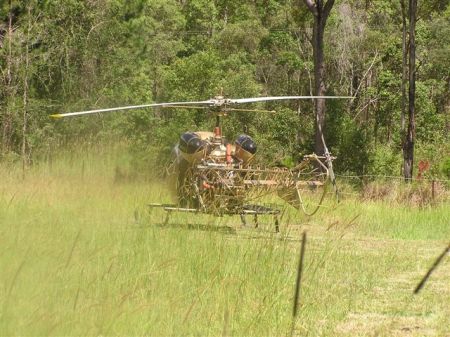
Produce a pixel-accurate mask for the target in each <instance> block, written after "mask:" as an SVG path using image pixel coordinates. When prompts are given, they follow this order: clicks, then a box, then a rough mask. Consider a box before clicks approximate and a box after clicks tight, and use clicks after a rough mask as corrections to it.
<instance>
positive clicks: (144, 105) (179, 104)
mask: <svg viewBox="0 0 450 337" xmlns="http://www.w3.org/2000/svg"><path fill="white" fill-rule="evenodd" d="M214 103H215V101H214V100H208V101H198V102H171V103H153V104H142V105H130V106H121V107H117V108H107V109H95V110H87V111H78V112H68V113H62V114H54V115H50V117H52V118H63V117H72V116H80V115H89V114H93V113H97V112H111V111H120V110H132V109H142V108H154V107H176V106H183V105H196V104H200V105H202V104H203V105H213V104H214Z"/></svg>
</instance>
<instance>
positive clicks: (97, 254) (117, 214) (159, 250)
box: [0, 153, 450, 336]
mask: <svg viewBox="0 0 450 337" xmlns="http://www.w3.org/2000/svg"><path fill="white" fill-rule="evenodd" d="M117 163H119V164H120V165H121V166H126V163H127V157H126V156H123V157H120V158H119V159H117V158H116V156H113V155H110V154H108V153H100V154H98V153H94V154H91V155H89V156H84V157H81V158H80V157H77V156H75V155H73V156H65V157H64V158H62V159H54V160H53V162H52V164H51V165H49V164H48V163H44V164H41V165H35V166H34V167H33V168H32V169H30V170H29V171H28V172H27V174H26V177H25V179H24V180H22V178H21V172H20V170H19V169H18V168H15V167H3V168H1V169H0V175H1V177H2V179H1V180H0V270H1V274H0V335H28V336H29V335H33V336H35V335H154V336H168V335H170V336H174V335H175V336H206V335H209V336H217V335H219V336H284V335H289V334H290V328H291V321H292V319H291V311H292V299H293V295H294V286H295V277H296V266H297V259H298V251H299V248H300V240H299V238H300V235H301V232H302V231H303V230H307V232H308V244H307V248H306V260H305V270H304V279H303V282H302V292H301V308H300V314H299V317H298V319H297V321H296V325H295V327H296V328H295V334H296V335H302V336H355V335H361V336H373V335H381V336H390V335H406V336H423V335H431V336H448V335H449V334H450V328H449V327H450V304H449V303H450V285H449V284H450V283H449V282H450V281H449V280H450V262H449V260H448V258H447V260H444V261H443V264H442V265H441V266H440V267H439V268H438V269H437V270H436V272H435V273H434V274H433V275H432V277H431V279H430V280H429V282H428V283H427V284H426V285H425V288H424V289H423V290H422V292H421V293H420V294H419V295H416V296H414V295H412V291H413V289H414V286H415V285H416V284H417V283H418V281H419V280H420V278H421V277H422V276H423V275H424V273H425V272H426V270H427V268H428V266H430V265H431V264H432V262H433V260H434V258H435V257H436V256H437V255H438V254H439V253H440V251H441V250H442V249H443V248H444V247H445V245H446V243H447V241H448V240H449V238H450V221H449V213H450V212H449V211H450V207H449V205H448V204H441V205H439V206H436V207H429V208H425V209H423V208H422V209H420V208H412V209H411V208H410V207H406V206H401V205H395V206H393V205H389V204H386V203H383V202H365V203H361V202H359V201H357V200H352V199H348V200H345V201H344V202H343V203H341V204H339V205H338V206H337V207H335V206H333V207H331V206H332V205H331V204H329V205H328V206H329V208H325V209H324V210H322V211H320V212H319V213H318V214H317V215H316V216H314V217H312V218H307V217H305V216H302V215H301V214H299V213H297V212H295V211H292V210H290V211H289V212H288V214H287V215H286V216H285V217H284V224H283V228H282V233H281V234H274V233H273V232H272V227H271V226H265V227H264V226H263V228H262V229H260V230H255V229H251V228H244V229H243V228H241V227H240V220H239V218H238V217H231V218H221V219H216V218H213V217H209V216H199V215H182V214H181V215H174V216H173V217H172V218H171V219H170V222H169V224H168V225H163V220H164V214H162V212H160V211H154V212H153V213H151V214H149V213H148V212H147V209H146V207H145V205H146V204H147V203H149V202H158V201H163V202H168V201H170V193H168V192H167V189H166V188H165V186H164V184H163V183H162V182H161V181H159V180H158V181H157V182H153V183H147V182H145V181H143V180H133V179H128V180H127V179H121V180H119V181H118V180H117V179H114V177H115V172H116V170H115V167H116V165H117ZM116 178H117V177H116ZM265 221H266V222H267V223H268V222H270V221H271V219H265Z"/></svg>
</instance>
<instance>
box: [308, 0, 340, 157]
mask: <svg viewBox="0 0 450 337" xmlns="http://www.w3.org/2000/svg"><path fill="white" fill-rule="evenodd" d="M304 2H305V4H306V6H307V7H308V9H309V11H310V12H311V13H312V14H313V16H314V26H313V36H312V41H311V43H312V46H313V59H314V82H315V87H314V89H315V95H316V96H324V95H325V92H326V90H327V88H326V85H325V61H324V53H323V35H324V32H325V25H326V23H327V19H328V16H329V15H330V11H331V8H332V7H333V5H334V0H328V1H327V2H324V1H322V0H315V1H314V0H304ZM315 115H316V125H315V137H314V142H315V143H314V151H315V152H316V153H317V154H319V155H322V154H324V153H325V144H324V142H323V129H324V127H325V99H322V98H319V99H317V100H316V107H315Z"/></svg>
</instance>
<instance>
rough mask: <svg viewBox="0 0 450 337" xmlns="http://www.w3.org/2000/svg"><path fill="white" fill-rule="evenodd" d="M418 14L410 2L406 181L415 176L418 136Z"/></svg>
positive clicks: (412, 1) (414, 1)
mask: <svg viewBox="0 0 450 337" xmlns="http://www.w3.org/2000/svg"><path fill="white" fill-rule="evenodd" d="M416 12H417V0H409V92H408V98H409V102H408V132H407V134H406V139H405V143H404V145H403V159H404V162H403V174H404V177H405V179H406V180H411V178H412V175H413V159H414V139H415V136H416V124H415V99H416V40H415V38H416Z"/></svg>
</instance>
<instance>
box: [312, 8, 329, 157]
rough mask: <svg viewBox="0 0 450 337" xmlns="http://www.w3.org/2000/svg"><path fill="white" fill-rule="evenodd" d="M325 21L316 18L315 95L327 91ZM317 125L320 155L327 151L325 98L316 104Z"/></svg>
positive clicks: (321, 94) (314, 30)
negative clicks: (324, 51)
mask: <svg viewBox="0 0 450 337" xmlns="http://www.w3.org/2000/svg"><path fill="white" fill-rule="evenodd" d="M324 29H325V22H324V21H323V19H322V18H321V17H320V16H319V17H315V18H314V29H313V58H314V79H315V88H314V89H315V96H324V95H325V92H326V87H325V81H324V75H325V74H324V73H325V63H324V56H323V33H324ZM315 114H316V125H315V137H314V152H315V153H316V154H318V155H323V154H324V153H325V147H324V144H323V140H322V138H323V137H324V136H323V130H324V128H325V99H322V98H319V99H317V100H316V106H315Z"/></svg>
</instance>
